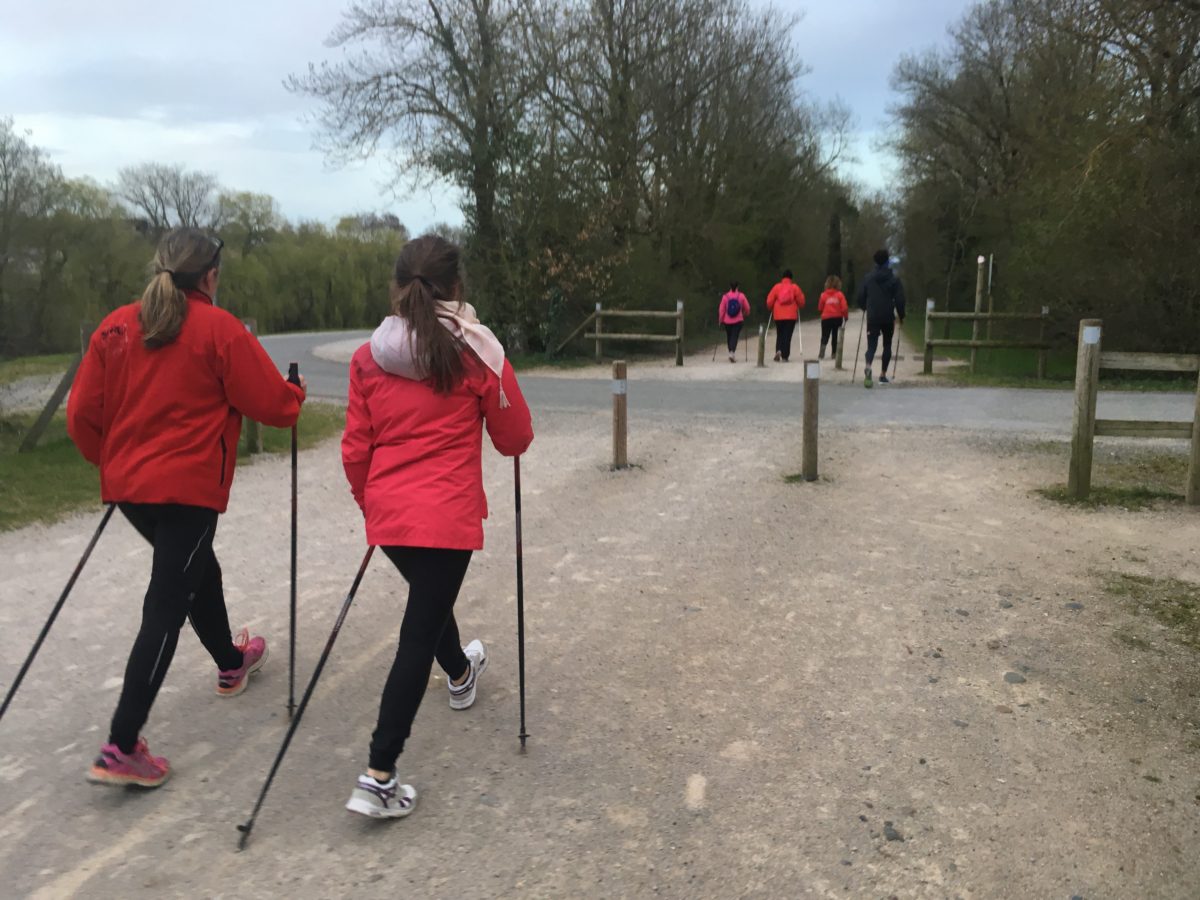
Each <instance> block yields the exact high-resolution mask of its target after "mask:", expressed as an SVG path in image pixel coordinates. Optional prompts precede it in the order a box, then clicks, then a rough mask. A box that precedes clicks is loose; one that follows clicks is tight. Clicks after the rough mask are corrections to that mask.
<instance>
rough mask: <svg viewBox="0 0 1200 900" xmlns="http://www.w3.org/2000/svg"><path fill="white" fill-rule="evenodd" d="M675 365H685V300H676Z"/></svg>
mask: <svg viewBox="0 0 1200 900" xmlns="http://www.w3.org/2000/svg"><path fill="white" fill-rule="evenodd" d="M675 365H677V366H682V365H683V301H682V300H676V301H675Z"/></svg>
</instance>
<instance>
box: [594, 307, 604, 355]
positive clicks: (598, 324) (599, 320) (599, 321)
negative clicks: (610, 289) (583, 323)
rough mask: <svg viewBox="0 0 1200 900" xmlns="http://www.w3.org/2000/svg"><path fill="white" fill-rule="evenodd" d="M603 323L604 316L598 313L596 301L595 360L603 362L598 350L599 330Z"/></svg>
mask: <svg viewBox="0 0 1200 900" xmlns="http://www.w3.org/2000/svg"><path fill="white" fill-rule="evenodd" d="M603 323H604V316H603V315H601V313H600V303H599V301H597V302H596V362H603V360H604V357H603V354H602V353H601V350H600V346H601V345H600V341H601V338H600V332H601V330H602V326H603Z"/></svg>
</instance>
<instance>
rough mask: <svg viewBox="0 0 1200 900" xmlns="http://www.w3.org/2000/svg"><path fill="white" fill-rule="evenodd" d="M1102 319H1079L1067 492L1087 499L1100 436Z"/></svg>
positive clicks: (1079, 498)
mask: <svg viewBox="0 0 1200 900" xmlns="http://www.w3.org/2000/svg"><path fill="white" fill-rule="evenodd" d="M1102 324H1103V323H1102V321H1101V320H1100V319H1084V320H1083V321H1082V322H1080V323H1079V355H1078V357H1077V358H1076V361H1075V414H1074V422H1073V424H1072V427H1071V467H1070V469H1069V470H1068V472H1067V495H1068V496H1069V497H1071V498H1073V499H1075V500H1086V499H1087V496H1088V494H1089V493H1090V492H1091V489H1092V442H1093V440H1094V439H1095V436H1096V392H1097V391H1098V390H1099V387H1100V335H1101V330H1102V329H1101V326H1102Z"/></svg>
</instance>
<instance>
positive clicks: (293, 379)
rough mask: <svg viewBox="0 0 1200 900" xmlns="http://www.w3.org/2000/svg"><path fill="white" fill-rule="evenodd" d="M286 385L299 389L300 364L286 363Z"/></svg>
mask: <svg viewBox="0 0 1200 900" xmlns="http://www.w3.org/2000/svg"><path fill="white" fill-rule="evenodd" d="M287 380H288V384H294V385H296V387H300V363H294V362H293V363H288V376H287Z"/></svg>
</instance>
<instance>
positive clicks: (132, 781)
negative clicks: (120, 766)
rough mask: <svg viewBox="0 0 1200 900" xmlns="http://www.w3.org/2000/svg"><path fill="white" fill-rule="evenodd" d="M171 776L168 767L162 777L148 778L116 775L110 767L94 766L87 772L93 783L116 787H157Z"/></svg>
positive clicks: (88, 778)
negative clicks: (109, 769)
mask: <svg viewBox="0 0 1200 900" xmlns="http://www.w3.org/2000/svg"><path fill="white" fill-rule="evenodd" d="M170 777H171V770H170V769H167V771H166V772H164V773H163V776H162V777H161V778H146V777H145V776H142V775H114V774H113V773H112V772H110V771H108V769H101V768H99V767H97V766H92V768H91V769H89V770H88V773H87V780H88V781H90V782H91V783H92V784H108V785H113V786H115V787H139V788H156V787H159V786H160V785H162V784H163V782H165V781H166V780H167V779H168V778H170Z"/></svg>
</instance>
